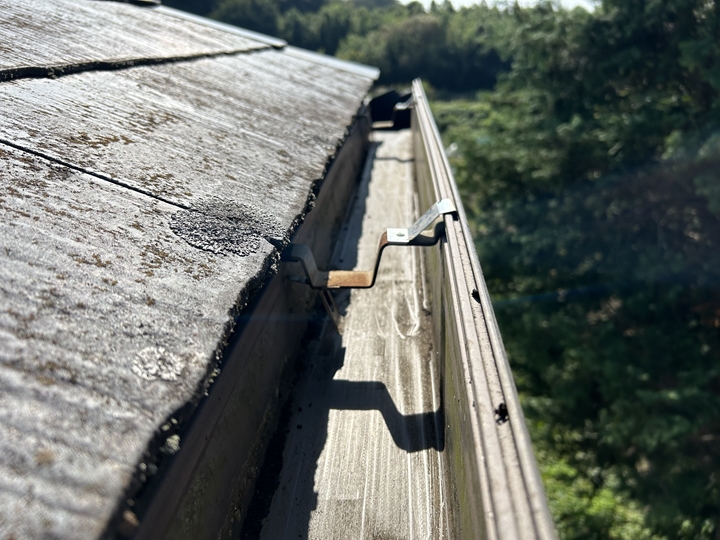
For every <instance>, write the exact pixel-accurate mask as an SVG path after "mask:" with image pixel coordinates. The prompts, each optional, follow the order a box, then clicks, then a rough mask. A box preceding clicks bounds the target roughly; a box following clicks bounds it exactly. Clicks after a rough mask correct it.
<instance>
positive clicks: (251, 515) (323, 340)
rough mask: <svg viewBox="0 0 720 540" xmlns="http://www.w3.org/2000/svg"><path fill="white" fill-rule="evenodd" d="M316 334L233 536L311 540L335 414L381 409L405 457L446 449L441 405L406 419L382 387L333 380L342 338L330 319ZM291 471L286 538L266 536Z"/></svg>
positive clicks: (339, 365)
mask: <svg viewBox="0 0 720 540" xmlns="http://www.w3.org/2000/svg"><path fill="white" fill-rule="evenodd" d="M315 333H316V336H317V337H315V339H311V340H309V341H308V343H307V344H306V346H305V349H304V350H303V351H302V353H301V359H300V360H299V363H298V366H297V376H296V378H295V381H294V383H293V387H294V389H293V392H292V395H291V397H290V398H289V399H288V401H287V402H286V403H285V406H284V408H283V411H282V414H281V419H280V424H279V426H278V428H277V431H276V432H275V434H274V435H273V438H272V440H271V441H270V444H269V447H268V451H267V454H266V457H265V461H264V463H263V466H262V468H261V470H260V474H259V476H258V480H257V484H256V492H255V495H254V497H253V500H252V502H251V504H250V507H249V508H248V513H247V517H246V519H245V521H244V523H243V524H242V529H241V531H240V532H239V533H238V532H236V534H235V535H233V537H234V538H240V539H242V540H255V539H260V538H293V539H296V538H297V539H300V540H304V539H307V538H308V533H309V528H310V517H311V513H312V512H313V510H316V509H317V503H318V493H317V492H316V491H315V483H314V478H315V474H316V471H317V465H318V462H319V460H320V455H321V453H322V451H323V449H324V448H325V444H326V441H327V436H328V432H327V427H328V422H329V414H330V411H331V410H343V411H346V410H354V411H358V410H359V411H373V410H376V411H379V412H380V414H381V415H382V417H383V420H384V422H385V425H386V427H387V429H388V431H389V433H390V435H391V436H392V439H393V441H394V443H395V445H396V446H397V447H398V448H400V449H401V450H403V451H405V452H407V453H414V452H419V451H422V450H428V449H435V450H438V451H442V450H443V449H444V447H445V439H444V429H443V426H444V423H445V414H444V410H443V408H442V406H441V407H440V408H439V409H438V410H437V411H430V412H425V413H420V414H411V415H403V414H402V413H400V411H399V410H398V408H397V406H396V405H395V402H394V401H393V399H392V397H391V395H390V393H389V391H388V389H387V387H386V385H385V384H384V383H382V382H378V381H347V380H335V379H334V378H333V377H334V375H335V373H336V372H337V371H338V370H339V369H340V368H342V366H343V364H344V358H345V348H343V347H342V337H341V336H340V335H338V334H337V333H335V331H334V329H333V327H332V324H331V323H330V321H329V320H325V321H324V322H323V324H321V325H316V327H315ZM318 333H319V335H318ZM441 403H442V401H441ZM299 439H300V442H298V440H299ZM288 448H293V449H297V448H300V450H301V457H298V458H297V459H294V460H293V461H292V462H288V461H285V460H284V455H285V457H287V456H288V455H289V454H290V452H286V450H287V449H288ZM284 469H285V470H284ZM288 469H289V470H288ZM288 473H290V474H292V475H293V478H294V486H295V490H294V492H293V493H292V494H291V497H290V503H291V504H292V508H287V509H286V512H287V513H288V514H292V515H293V516H294V517H293V518H292V519H291V518H290V517H288V519H287V524H288V526H286V528H285V531H284V534H282V535H280V536H277V535H274V536H273V535H271V536H269V535H268V534H267V533H266V534H263V527H264V525H265V521H266V520H267V518H268V516H269V515H270V511H271V506H272V504H273V498H274V497H275V495H276V493H277V491H278V488H279V487H280V485H281V475H283V474H285V475H287V474H288ZM283 489H284V488H283ZM290 524H292V525H290Z"/></svg>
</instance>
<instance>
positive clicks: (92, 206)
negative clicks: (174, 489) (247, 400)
mask: <svg viewBox="0 0 720 540" xmlns="http://www.w3.org/2000/svg"><path fill="white" fill-rule="evenodd" d="M0 162H1V163H2V166H1V167H0V342H1V343H2V347H0V536H2V537H3V538H7V537H12V535H15V537H16V538H40V537H53V538H89V537H95V536H97V535H98V534H99V532H100V531H101V530H102V529H103V527H104V525H105V520H106V519H107V517H108V516H109V515H110V513H111V512H112V510H113V509H114V507H115V504H116V501H117V499H118V497H120V496H121V495H122V493H123V490H124V488H125V487H126V484H127V482H128V481H129V479H130V477H131V475H132V473H133V472H134V470H135V466H136V464H137V461H138V459H139V458H140V456H141V455H142V452H143V451H144V450H145V448H146V446H147V443H148V441H149V440H150V439H151V438H152V435H153V433H154V432H155V430H157V429H158V428H159V426H160V424H161V423H162V422H163V421H165V418H166V416H167V415H169V414H170V413H172V412H173V411H174V410H175V409H177V408H178V407H180V406H181V405H183V404H185V403H186V402H188V401H189V400H191V399H192V397H193V396H194V395H195V394H196V392H197V386H198V383H199V382H200V381H202V380H203V378H204V377H205V374H206V372H207V370H208V366H209V364H210V361H211V360H212V359H213V357H214V354H215V353H216V351H217V349H218V348H219V347H220V346H221V345H222V340H223V337H224V336H225V333H226V325H227V324H228V321H229V313H230V311H231V310H232V309H233V307H234V306H235V304H236V301H237V298H238V294H239V293H240V291H241V289H242V287H244V286H246V285H247V283H248V281H249V280H250V279H251V278H253V277H254V276H256V275H258V274H260V273H262V272H263V270H264V265H265V261H266V259H267V257H268V255H269V253H270V252H271V250H272V247H271V245H270V244H268V243H267V242H262V243H261V244H260V246H259V248H258V250H257V252H256V253H254V254H250V255H248V256H240V255H238V254H234V253H225V254H220V255H218V254H213V253H209V252H206V251H202V250H198V249H195V248H193V247H191V246H189V245H188V244H187V243H186V242H184V241H183V240H182V239H180V238H178V237H177V236H176V235H174V234H173V233H172V232H171V230H170V223H171V221H172V217H173V214H175V213H177V211H178V209H177V208H176V207H174V206H172V205H167V204H164V203H162V202H158V201H155V200H153V199H151V198H148V197H145V196H143V195H139V194H137V193H134V192H132V191H128V190H126V189H123V188H121V187H117V186H113V185H111V184H108V183H106V182H103V181H99V180H97V179H96V178H93V177H90V176H88V175H84V174H80V173H77V172H74V171H71V170H68V169H67V168H65V167H62V166H58V165H54V164H52V163H47V162H43V160H40V159H37V158H35V157H34V156H28V155H27V154H24V153H22V152H18V151H16V150H14V149H10V148H0Z"/></svg>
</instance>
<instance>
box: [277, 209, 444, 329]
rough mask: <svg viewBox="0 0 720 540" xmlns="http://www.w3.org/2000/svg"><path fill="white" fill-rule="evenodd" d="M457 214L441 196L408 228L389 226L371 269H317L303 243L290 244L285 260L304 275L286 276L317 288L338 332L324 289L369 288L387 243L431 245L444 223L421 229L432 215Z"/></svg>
mask: <svg viewBox="0 0 720 540" xmlns="http://www.w3.org/2000/svg"><path fill="white" fill-rule="evenodd" d="M448 214H450V215H453V216H454V217H455V218H457V209H456V208H455V204H454V203H453V202H452V200H450V199H442V200H440V201H438V202H436V203H435V204H433V205H432V206H431V207H430V208H429V209H428V211H427V212H425V213H424V214H423V215H422V216H421V217H420V218H419V219H418V220H417V221H416V222H415V223H413V224H412V225H411V226H410V227H408V228H390V229H387V230H386V231H385V232H384V233H383V234H382V236H381V237H380V243H379V245H378V251H377V256H376V258H375V267H374V268H373V269H372V270H330V271H323V270H319V269H318V267H317V263H316V262H315V257H314V256H313V254H312V251H311V250H310V248H309V247H308V246H306V245H304V244H290V245H289V246H288V248H287V249H286V250H285V251H284V252H283V254H282V260H283V261H286V262H299V263H300V264H301V265H302V268H303V270H304V272H305V277H300V276H298V277H291V278H290V279H292V280H294V281H298V282H300V283H305V284H307V285H309V286H310V287H312V288H313V289H317V290H319V291H320V297H321V298H322V301H323V304H324V305H325V309H326V310H327V312H328V313H329V314H330V316H331V317H332V319H333V322H334V323H335V328H336V329H337V330H338V332H340V329H341V326H342V324H341V323H342V317H341V316H340V315H339V313H338V311H337V308H336V307H335V302H334V301H333V298H332V296H331V295H330V292H329V291H328V289H369V288H370V287H372V286H373V285H375V279H376V278H377V273H378V268H379V267H380V259H381V257H382V252H383V250H384V249H385V248H386V247H388V246H433V245H435V244H436V243H437V242H438V240H440V238H441V237H442V235H443V233H444V231H445V223H444V222H443V221H440V222H438V223H437V224H436V225H435V227H434V228H433V230H432V233H430V234H428V233H426V232H425V230H426V229H428V228H429V227H430V225H432V224H433V223H434V222H435V220H436V219H438V218H439V217H441V216H445V215H448Z"/></svg>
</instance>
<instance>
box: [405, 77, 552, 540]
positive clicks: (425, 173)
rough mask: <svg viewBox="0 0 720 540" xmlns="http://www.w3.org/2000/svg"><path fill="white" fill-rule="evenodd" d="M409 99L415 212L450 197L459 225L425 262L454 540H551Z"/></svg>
mask: <svg viewBox="0 0 720 540" xmlns="http://www.w3.org/2000/svg"><path fill="white" fill-rule="evenodd" d="M413 98H414V101H415V108H414V109H413V112H412V129H413V137H414V149H415V167H416V172H415V174H416V176H417V184H418V190H419V194H420V204H421V206H428V205H429V204H432V202H433V201H435V200H439V199H442V198H446V197H448V198H451V199H452V200H453V201H454V202H455V205H456V207H457V208H458V213H459V219H457V220H454V219H453V218H452V217H451V216H446V217H445V225H446V234H447V239H446V242H445V243H444V244H443V246H442V248H441V249H439V250H432V251H430V252H429V253H428V266H429V267H430V274H431V275H433V276H434V278H433V283H432V284H431V288H432V292H433V304H434V306H435V309H434V313H433V317H434V318H435V325H434V326H435V334H436V335H435V340H436V347H438V348H440V349H441V350H444V352H445V355H444V356H445V359H444V360H445V361H444V363H445V366H444V367H445V372H444V377H443V384H444V402H445V403H446V414H447V416H448V417H447V419H446V429H447V430H448V432H447V433H446V445H447V446H446V452H447V453H448V459H449V462H450V468H451V475H452V476H453V477H454V479H455V481H456V486H455V489H456V493H457V504H458V513H459V521H460V523H459V527H460V531H459V532H460V533H461V534H460V536H461V537H462V538H498V539H500V538H502V539H505V538H524V539H525V538H541V539H551V538H555V537H556V533H555V530H554V526H553V523H552V519H551V517H550V512H549V510H548V506H547V499H546V497H545V493H544V490H543V486H542V482H541V480H540V474H539V471H538V468H537V463H536V461H535V457H534V455H533V452H532V446H531V442H530V436H529V433H528V430H527V426H526V424H525V418H524V416H523V412H522V408H521V407H520V402H519V399H518V394H517V389H516V388H515V383H514V381H513V378H512V373H511V370H510V365H509V363H508V360H507V355H506V353H505V349H504V346H503V343H502V338H501V336H500V331H499V329H498V325H497V321H496V319H495V315H494V312H493V308H492V304H491V301H490V295H489V293H488V290H487V286H486V284H485V280H484V278H483V275H482V270H481V268H480V263H479V261H478V258H477V253H476V252H475V248H474V245H473V239H472V235H471V234H470V231H469V229H468V225H467V218H466V216H465V212H464V210H463V206H462V203H461V201H460V196H459V193H458V190H457V186H456V184H455V181H454V178H453V175H452V171H451V169H450V165H449V163H448V160H447V157H446V155H445V152H444V150H443V146H442V141H441V139H440V135H439V132H438V129H437V126H436V125H435V121H434V120H433V117H432V113H431V111H430V108H429V105H428V102H427V98H426V96H425V92H424V91H423V88H422V84H421V82H420V81H419V80H416V81H414V82H413ZM441 276H442V277H441ZM439 306H442V309H438V308H439ZM447 404H451V405H452V406H449V407H448V406H447Z"/></svg>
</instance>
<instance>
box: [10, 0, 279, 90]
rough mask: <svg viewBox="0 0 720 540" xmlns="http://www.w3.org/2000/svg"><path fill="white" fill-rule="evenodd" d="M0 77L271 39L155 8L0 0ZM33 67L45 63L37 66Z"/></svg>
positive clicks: (228, 48)
mask: <svg viewBox="0 0 720 540" xmlns="http://www.w3.org/2000/svg"><path fill="white" fill-rule="evenodd" d="M0 36H5V37H4V38H2V39H0V80H6V79H8V78H15V77H16V76H24V75H23V74H25V76H27V75H28V74H30V75H31V76H41V75H42V71H43V70H44V71H45V72H46V73H55V74H60V73H62V71H63V69H64V68H67V67H68V66H77V65H83V64H91V65H92V64H96V63H105V64H112V63H127V62H132V61H135V60H147V59H170V58H182V57H193V56H200V55H210V54H228V53H234V52H239V51H250V50H256V49H264V48H267V47H268V44H267V43H263V42H261V41H257V40H254V39H249V38H247V37H244V36H241V35H237V34H233V33H230V32H227V31H223V30H220V29H215V28H212V27H209V26H207V25H203V24H199V23H196V22H191V21H183V20H180V19H178V18H177V17H172V16H169V15H168V14H167V13H163V12H158V11H156V10H155V9H152V8H140V7H138V6H134V5H131V4H124V3H120V2H97V1H91V0H43V1H37V0H13V1H2V2H0ZM32 68H41V69H40V70H37V69H36V70H33V69H32Z"/></svg>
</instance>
